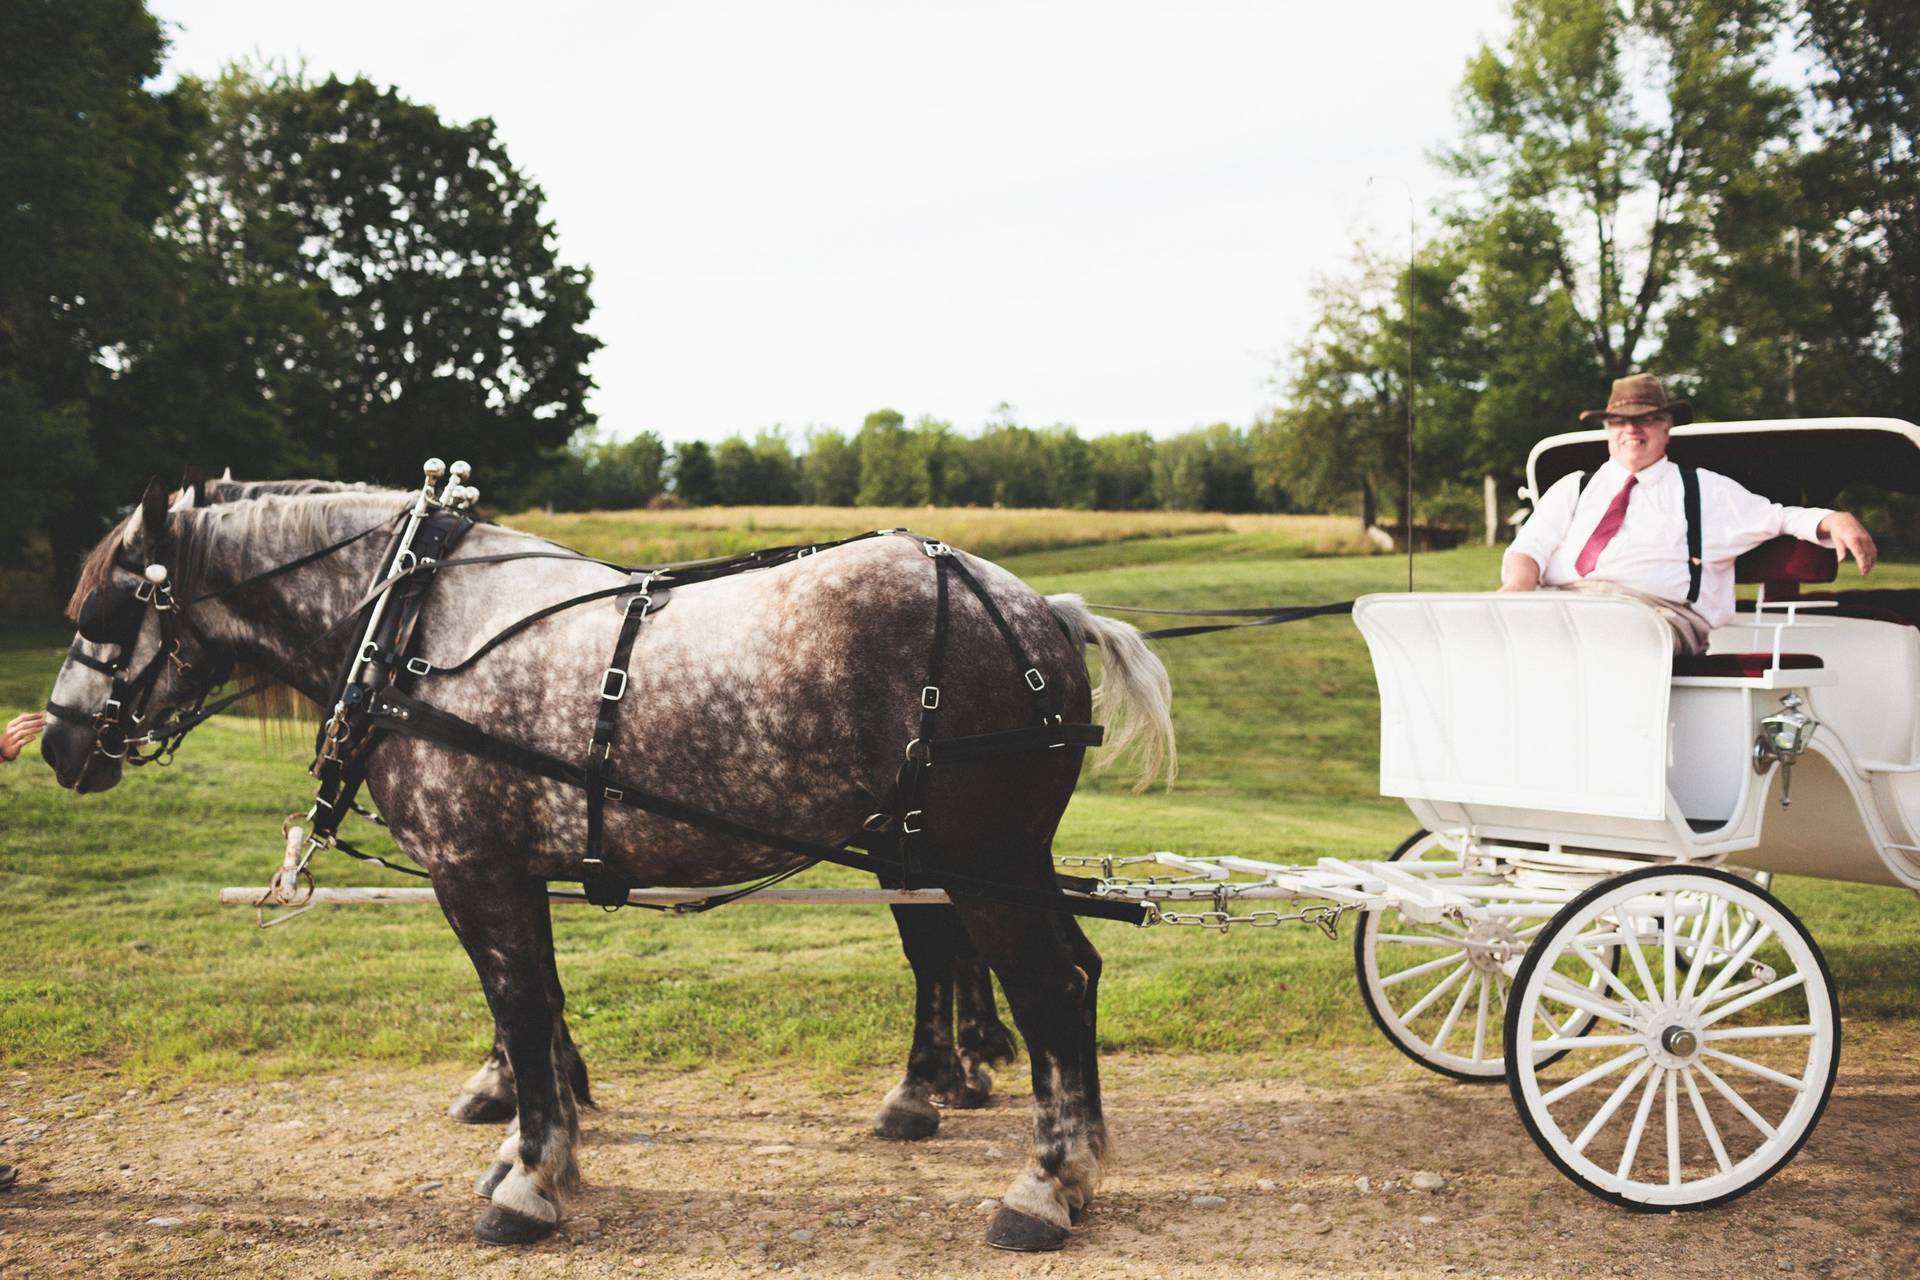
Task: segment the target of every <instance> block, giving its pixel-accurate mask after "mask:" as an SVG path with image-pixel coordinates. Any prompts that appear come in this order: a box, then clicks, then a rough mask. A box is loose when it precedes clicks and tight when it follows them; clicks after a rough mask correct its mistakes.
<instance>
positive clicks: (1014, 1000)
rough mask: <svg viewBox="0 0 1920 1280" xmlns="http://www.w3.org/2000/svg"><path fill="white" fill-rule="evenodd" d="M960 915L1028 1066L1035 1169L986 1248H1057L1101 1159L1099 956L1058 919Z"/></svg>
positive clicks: (1023, 1179)
mask: <svg viewBox="0 0 1920 1280" xmlns="http://www.w3.org/2000/svg"><path fill="white" fill-rule="evenodd" d="M960 915H961V918H962V919H963V920H964V921H965V923H966V927H967V930H968V932H969V933H970V934H971V935H972V936H973V939H974V942H975V944H976V945H977V946H978V947H979V949H980V952H981V954H982V955H984V956H985V957H986V959H987V962H988V964H989V965H991V966H992V968H993V972H994V974H995V976H997V977H998V978H999V979H1000V985H1001V987H1002V989H1003V990H1005V992H1006V994H1007V1003H1008V1005H1009V1006H1011V1008H1012V1010H1013V1020H1014V1024H1015V1025H1016V1026H1017V1027H1019V1029H1020V1035H1021V1038H1022V1039H1024V1040H1025V1041H1026V1042H1027V1056H1028V1058H1029V1059H1030V1060H1031V1062H1032V1066H1033V1130H1034V1158H1033V1163H1032V1164H1031V1165H1029V1166H1028V1167H1027V1168H1026V1169H1024V1170H1022V1171H1021V1172H1020V1173H1019V1174H1018V1175H1017V1176H1016V1177H1015V1178H1014V1180H1013V1184H1012V1185H1011V1186H1009V1187H1008V1188H1007V1191H1006V1194H1005V1195H1003V1196H1002V1197H1001V1198H1000V1211H999V1212H998V1213H996V1214H995V1215H994V1218H993V1222H992V1223H991V1224H990V1225H989V1226H988V1227H987V1243H988V1244H990V1245H993V1246H995V1247H997V1248H1001V1249H1014V1250H1019V1251H1022V1252H1037V1251H1041V1250H1047V1249H1058V1248H1060V1247H1062V1246H1063V1245H1065V1244H1066V1242H1067V1236H1068V1230H1069V1228H1070V1227H1071V1225H1072V1224H1073V1223H1075V1222H1078V1221H1080V1219H1081V1218H1082V1217H1084V1216H1085V1214H1086V1210H1087V1205H1088V1204H1089V1203H1090V1202H1091V1201H1092V1199H1093V1193H1094V1191H1095V1189H1096V1188H1097V1186H1098V1184H1099V1180H1100V1163H1101V1160H1102V1159H1103V1158H1104V1157H1105V1155H1106V1151H1107V1133H1106V1123H1105V1121H1104V1119H1103V1118H1102V1114H1101V1108H1100V1085H1099V1071H1098V1067H1097V1064H1096V1063H1095V1060H1094V1055H1095V1053H1096V1046H1095V1043H1094V1030H1095V1019H1094V999H1095V996H1096V992H1097V984H1098V979H1099V968H1100V964H1099V955H1098V953H1097V952H1095V951H1094V949H1093V946H1092V944H1091V943H1089V942H1087V940H1086V937H1085V935H1084V934H1081V933H1080V931H1079V929H1078V927H1077V926H1075V925H1074V924H1073V923H1072V921H1071V920H1069V919H1067V918H1066V917H1064V916H1057V915H1054V914H1052V913H1048V912H1041V911H1031V910H1020V909H1009V908H1004V907H994V906H990V905H987V904H982V903H979V902H968V903H964V904H963V905H961V907H960Z"/></svg>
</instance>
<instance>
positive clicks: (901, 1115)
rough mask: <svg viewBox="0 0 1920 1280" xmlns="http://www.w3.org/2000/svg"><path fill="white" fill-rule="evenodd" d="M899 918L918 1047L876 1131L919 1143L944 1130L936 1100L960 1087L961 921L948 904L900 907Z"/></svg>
mask: <svg viewBox="0 0 1920 1280" xmlns="http://www.w3.org/2000/svg"><path fill="white" fill-rule="evenodd" d="M893 919H894V924H895V925H896V926H897V927H898V928H899V930H900V945H901V949H902V950H904V951H905V952H906V955H907V963H908V964H909V965H911V966H912V968H913V983H914V1009H913V1044H912V1047H911V1048H910V1049H909V1050H908V1053H907V1072H906V1075H905V1077H904V1078H902V1079H901V1081H900V1083H899V1084H897V1085H895V1086H894V1087H893V1088H892V1089H891V1090H889V1091H888V1093H887V1096H886V1097H885V1098H884V1099H883V1100H882V1101H881V1103H880V1111H879V1114H877V1115H876V1116H874V1118H873V1132H874V1133H875V1134H876V1135H877V1136H879V1137H882V1138H890V1139H894V1140H899V1141H913V1140H917V1139H921V1138H930V1137H932V1136H933V1135H934V1133H935V1132H937V1131H938V1130H939V1128H940V1112H939V1111H938V1110H937V1109H936V1108H935V1107H934V1099H935V1098H938V1097H940V1096H942V1095H944V1094H945V1093H947V1092H948V1091H949V1090H951V1089H953V1088H955V1087H957V1086H958V1085H959V1084H960V1058H959V1055H958V1054H957V1053H956V1052H955V1050H954V1045H953V956H954V948H955V946H956V943H957V939H958V937H959V934H960V920H959V917H958V916H957V915H955V914H954V911H953V908H952V907H946V906H925V907H921V906H913V907H894V908H893Z"/></svg>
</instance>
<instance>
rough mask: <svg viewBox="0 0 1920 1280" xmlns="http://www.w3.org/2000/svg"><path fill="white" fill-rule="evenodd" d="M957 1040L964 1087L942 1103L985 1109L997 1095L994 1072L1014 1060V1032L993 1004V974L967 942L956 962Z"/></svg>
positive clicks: (954, 965) (955, 1005)
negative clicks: (1008, 1028) (996, 1068)
mask: <svg viewBox="0 0 1920 1280" xmlns="http://www.w3.org/2000/svg"><path fill="white" fill-rule="evenodd" d="M953 1012H954V1021H955V1023H956V1024H957V1028H956V1035H955V1037H954V1039H955V1040H956V1042H957V1043H958V1044H959V1047H960V1085H959V1087H957V1088H955V1089H949V1090H948V1091H947V1093H946V1096H945V1097H944V1098H943V1099H942V1101H944V1102H945V1103H946V1104H947V1105H948V1106H950V1107H955V1108H960V1109H966V1108H971V1107H983V1106H985V1105H986V1103H987V1098H988V1097H989V1096H991V1095H992V1093H993V1068H994V1067H996V1066H999V1065H1001V1064H1002V1063H1008V1062H1012V1061H1013V1058H1014V1053H1015V1049H1014V1045H1013V1032H1011V1031H1009V1030H1007V1025H1006V1024H1005V1023H1004V1022H1002V1021H1000V1011H999V1009H998V1008H996V1007H995V1005H994V1000H993V973H992V971H991V970H989V969H988V968H987V962H986V961H984V960H982V959H981V958H980V957H979V955H978V954H977V953H975V951H974V949H973V943H972V942H970V941H969V942H967V943H966V945H965V947H964V948H963V949H962V951H961V952H960V954H959V955H957V956H955V957H954V961H953Z"/></svg>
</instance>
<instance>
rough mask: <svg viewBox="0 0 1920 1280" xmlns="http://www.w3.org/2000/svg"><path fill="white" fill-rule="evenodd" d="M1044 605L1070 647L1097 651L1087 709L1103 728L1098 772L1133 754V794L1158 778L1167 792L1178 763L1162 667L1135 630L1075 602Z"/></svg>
mask: <svg viewBox="0 0 1920 1280" xmlns="http://www.w3.org/2000/svg"><path fill="white" fill-rule="evenodd" d="M1047 603H1048V604H1049V605H1050V606H1052V608H1053V616H1054V617H1056V618H1058V619H1059V620H1060V625H1061V626H1063V627H1065V628H1066V629H1067V634H1068V635H1069V636H1070V637H1072V639H1073V642H1074V643H1075V644H1078V645H1085V644H1087V643H1088V642H1089V641H1091V642H1092V643H1093V644H1095V645H1098V646H1099V649H1100V662H1101V672H1100V687H1099V688H1098V689H1095V690H1094V691H1093V706H1094V710H1095V711H1098V712H1103V713H1104V715H1103V717H1102V720H1103V723H1105V725H1106V727H1107V742H1106V747H1105V748H1104V750H1103V754H1102V759H1101V761H1100V764H1101V767H1103V768H1104V767H1105V766H1106V765H1109V764H1111V763H1113V762H1114V761H1115V760H1117V759H1119V758H1120V757H1121V756H1124V755H1125V754H1127V753H1128V752H1129V751H1133V750H1136V749H1137V750H1138V752H1139V765H1140V780H1139V781H1138V782H1137V783H1135V784H1134V790H1135V791H1144V790H1146V789H1147V787H1148V786H1149V785H1150V784H1151V783H1152V782H1153V781H1154V779H1155V778H1158V777H1162V776H1164V777H1165V778H1166V781H1167V784H1168V785H1169V786H1171V785H1172V784H1173V778H1174V775H1175V774H1176V773H1177V772H1178V771H1179V761H1178V758H1177V756H1176V755H1175V753H1174V746H1173V683H1172V682H1171V681H1170V680H1168V679H1167V668H1166V666H1165V665H1164V664H1163V663H1162V662H1161V661H1160V658H1159V656H1158V655H1157V654H1155V653H1154V651H1153V650H1151V649H1149V648H1148V647H1147V642H1146V641H1145V640H1143V639H1142V638H1141V636H1140V632H1139V630H1138V628H1135V627H1131V626H1129V625H1127V624H1126V623H1124V622H1121V621H1119V620H1117V619H1114V618H1103V617H1101V616H1100V615H1099V614H1096V613H1094V612H1093V611H1092V610H1090V609H1088V608H1087V602H1086V601H1085V600H1083V599H1081V598H1080V597H1079V596H1077V595H1071V594H1068V595H1057V596H1048V597H1047Z"/></svg>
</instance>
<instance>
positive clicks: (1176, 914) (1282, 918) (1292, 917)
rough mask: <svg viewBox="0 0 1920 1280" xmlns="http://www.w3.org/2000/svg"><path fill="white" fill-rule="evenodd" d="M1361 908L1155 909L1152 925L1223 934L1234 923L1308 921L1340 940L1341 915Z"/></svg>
mask: <svg viewBox="0 0 1920 1280" xmlns="http://www.w3.org/2000/svg"><path fill="white" fill-rule="evenodd" d="M1360 909H1361V908H1360V907H1359V905H1358V904H1356V903H1340V904H1338V905H1336V906H1330V907H1307V908H1305V909H1303V910H1300V911H1249V912H1247V913H1246V914H1244V915H1235V914H1234V913H1233V912H1231V911H1160V910H1156V911H1155V912H1154V917H1153V921H1152V923H1154V924H1187V925H1198V926H1200V927H1201V928H1202V929H1213V930H1216V931H1218V932H1220V933H1225V932H1226V931H1227V930H1228V929H1229V928H1230V927H1231V926H1233V925H1236V924H1241V925H1245V926H1247V927H1248V928H1250V929H1277V928H1279V927H1280V926H1281V925H1283V924H1289V923H1292V922H1294V921H1299V922H1300V923H1303V924H1310V925H1313V926H1315V927H1316V928H1318V929H1319V930H1320V932H1322V933H1324V934H1326V935H1327V937H1328V938H1330V939H1331V940H1333V941H1335V942H1338V941H1339V940H1340V917H1342V916H1344V915H1345V914H1346V913H1347V912H1349V911H1358V910H1360Z"/></svg>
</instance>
